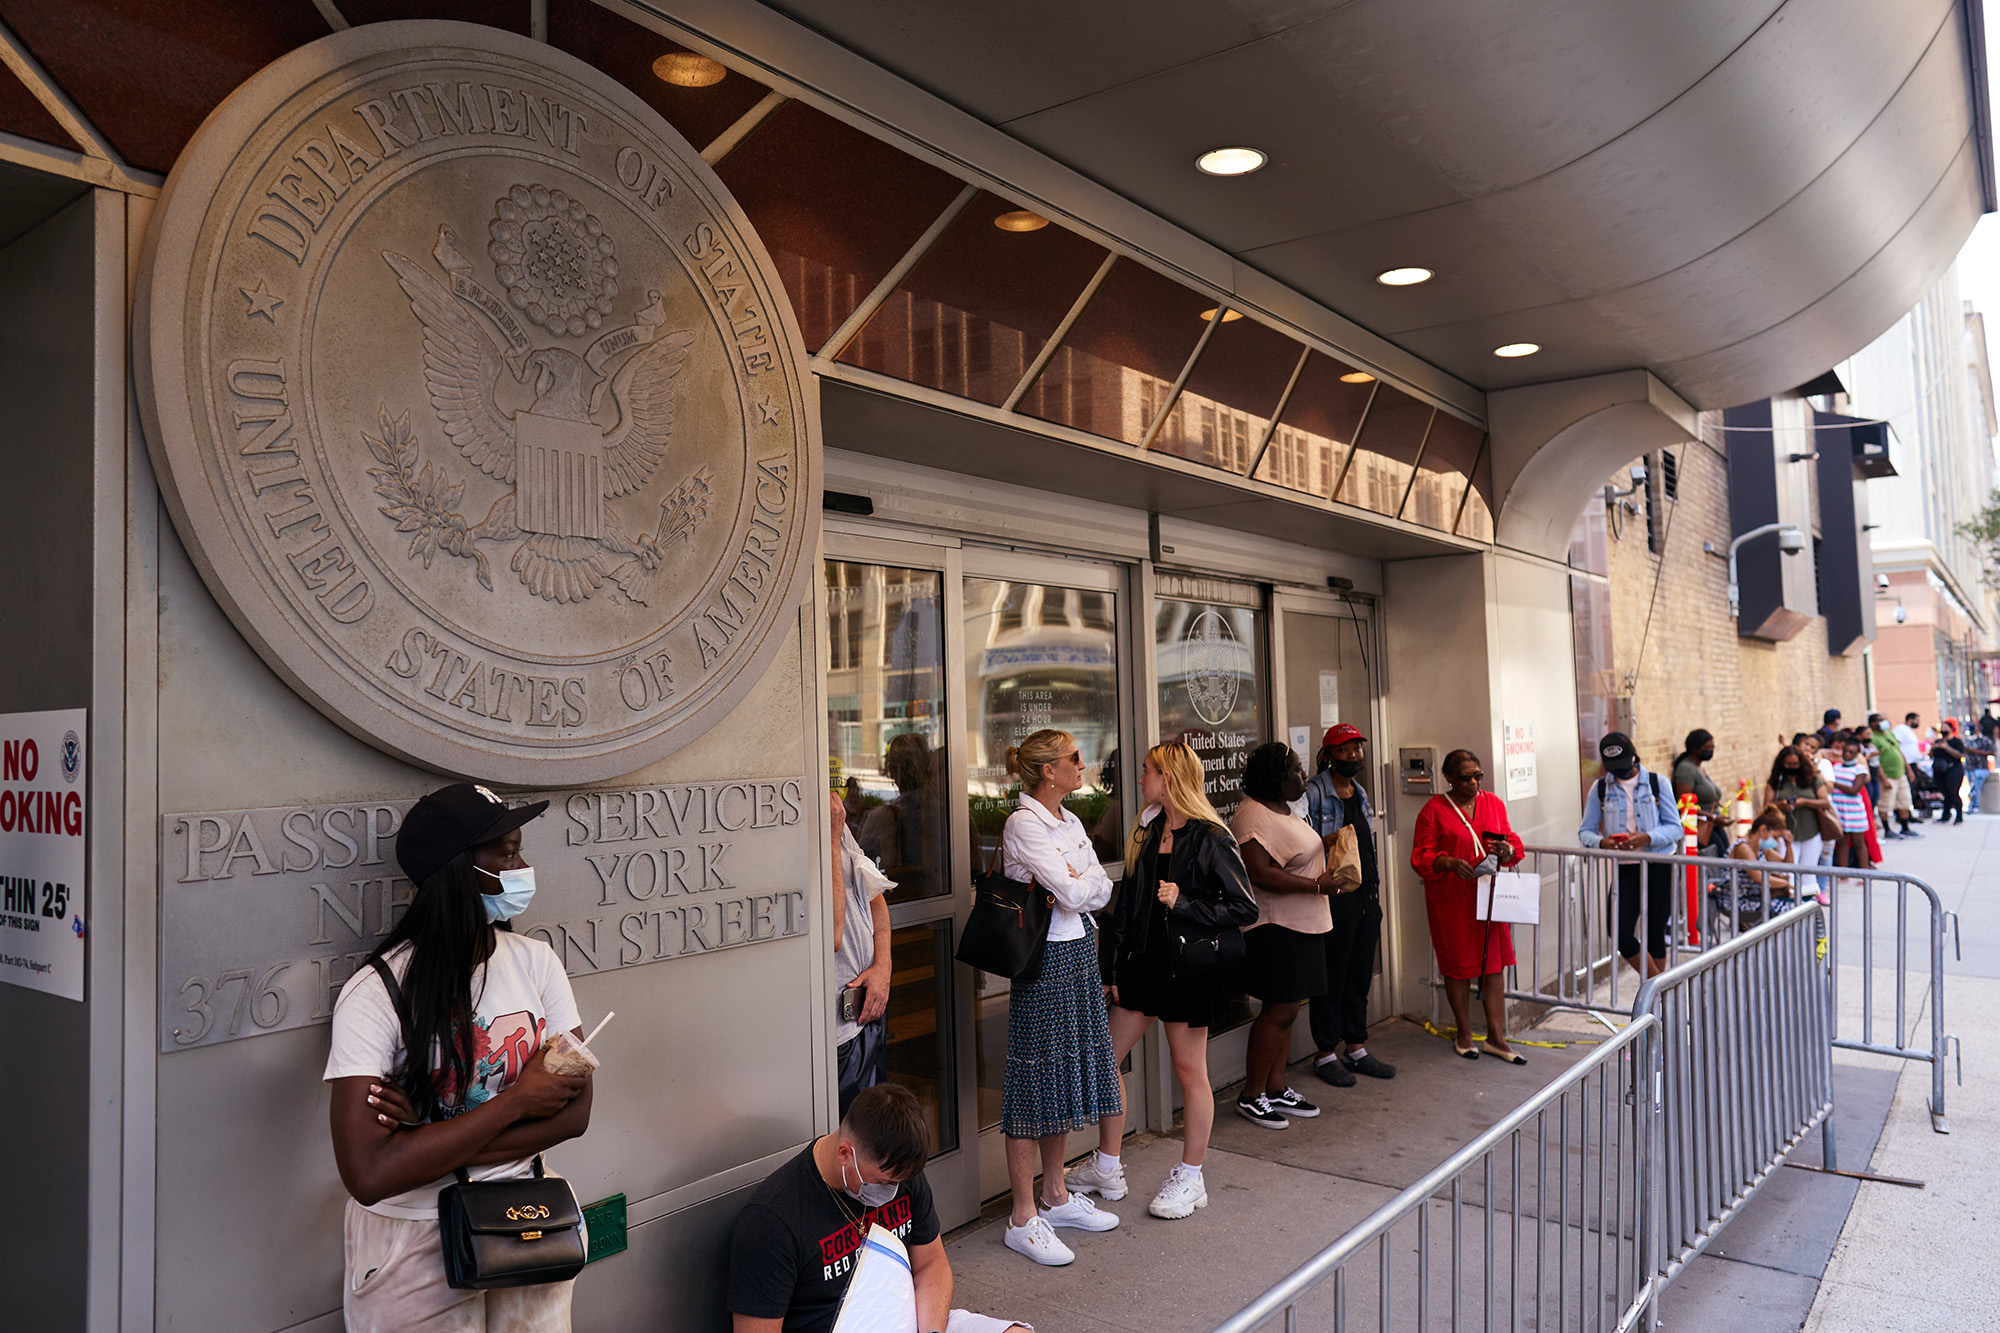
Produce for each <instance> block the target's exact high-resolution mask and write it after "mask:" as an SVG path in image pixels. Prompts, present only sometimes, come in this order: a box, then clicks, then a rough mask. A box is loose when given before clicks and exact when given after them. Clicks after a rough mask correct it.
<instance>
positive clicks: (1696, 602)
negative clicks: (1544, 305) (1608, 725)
mask: <svg viewBox="0 0 2000 1333" xmlns="http://www.w3.org/2000/svg"><path fill="white" fill-rule="evenodd" d="M1674 453H1675V457H1676V459H1677V460H1678V466H1679V495H1680V498H1679V499H1678V500H1677V501H1669V502H1666V504H1667V506H1668V507H1670V508H1671V509H1672V510H1673V511H1674V512H1673V514H1672V523H1671V527H1668V526H1667V523H1666V517H1667V516H1666V514H1665V513H1662V514H1661V515H1660V517H1659V522H1660V526H1661V528H1662V530H1663V532H1664V534H1665V549H1664V550H1663V551H1662V552H1661V553H1660V554H1657V555H1656V554H1653V553H1652V552H1650V551H1649V550H1647V544H1646V516H1645V514H1644V513H1643V512H1642V513H1640V514H1638V515H1635V516H1629V517H1627V518H1626V519H1625V523H1624V535H1623V537H1622V539H1613V540H1612V541H1611V542H1610V544H1609V545H1610V586H1611V606H1612V645H1613V651H1614V661H1615V666H1614V676H1615V678H1616V680H1617V681H1618V682H1619V684H1620V685H1621V686H1622V685H1623V684H1624V683H1625V682H1626V681H1627V679H1628V678H1630V677H1632V676H1633V674H1634V673H1636V679H1635V680H1634V681H1633V684H1632V689H1631V694H1632V713H1633V734H1632V740H1633V742H1634V743H1635V744H1636V745H1637V746H1638V748H1639V757H1640V759H1641V760H1642V761H1643V762H1644V763H1645V764H1646V765H1647V766H1648V767H1651V768H1664V767H1665V765H1667V764H1668V763H1669V762H1670V761H1671V760H1672V758H1673V756H1674V755H1676V754H1678V753H1679V752H1680V749H1681V743H1682V741H1683V740H1684V739H1685V737H1686V735H1687V733H1688V732H1689V731H1692V730H1693V729H1695V728H1696V727H1703V728H1706V729H1707V730H1709V731H1712V732H1714V733H1715V737H1716V742H1715V759H1714V760H1713V761H1712V762H1711V763H1710V764H1709V765H1708V771H1709V773H1710V774H1711V775H1712V776H1713V777H1714V778H1715V779H1716V781H1717V782H1718V783H1719V784H1720V785H1721V786H1722V788H1723V790H1724V794H1725V795H1730V794H1733V792H1734V791H1735V789H1736V786H1737V784H1738V782H1740V781H1741V780H1743V779H1745V778H1748V779H1750V780H1751V785H1752V790H1753V792H1754V790H1755V789H1756V788H1757V787H1760V786H1761V785H1762V784H1763V781H1764V778H1765V777H1766V776H1767V775H1768V774H1769V772H1770V769H1771V760H1772V757H1773V756H1774V755H1775V754H1776V753H1777V750H1778V737H1779V735H1780V734H1781V733H1782V734H1783V735H1784V736H1786V737H1787V738H1789V737H1790V735H1791V734H1792V733H1793V732H1795V731H1810V730H1812V729H1813V728H1815V727H1817V726H1818V725H1819V722H1820V713H1821V711H1822V710H1824V709H1827V708H1838V709H1840V710H1841V712H1842V713H1843V714H1844V715H1845V717H1846V718H1847V719H1848V720H1850V721H1852V722H1854V723H1860V722H1862V721H1864V720H1865V719H1866V716H1867V712H1868V709H1867V701H1866V699H1865V697H1864V680H1863V665H1862V659H1861V657H1860V655H1859V654H1856V655H1854V656H1851V657H1832V656H1829V655H1828V653H1827V642H1826V621H1825V620H1824V619H1823V618H1820V617H1817V616H1816V617H1813V618H1812V620H1811V621H1810V622H1809V623H1808V624H1807V625H1806V627H1805V628H1804V629H1803V630H1802V631H1801V632H1800V633H1799V634H1798V636H1797V637H1796V638H1793V639H1791V640H1789V641H1787V642H1784V643H1767V642H1763V641H1760V640H1756V639H1748V638H1741V637H1739V636H1738V635H1737V633H1736V627H1735V625H1734V624H1733V623H1732V622H1731V620H1730V618H1729V570H1728V564H1727V562H1726V561H1724V560H1722V559H1718V558H1717V557H1715V556H1713V555H1710V554H1707V553H1706V552H1704V551H1703V550H1702V546H1703V543H1709V544H1711V545H1714V546H1715V547H1717V548H1719V549H1725V550H1726V549H1727V547H1728V544H1729V540H1730V526H1729V492H1728V465H1727V460H1726V458H1725V457H1724V455H1723V453H1722V451H1721V450H1720V449H1719V448H1717V447H1715V445H1713V444H1712V443H1704V442H1690V443H1688V444H1684V445H1682V446H1680V447H1679V448H1678V449H1676V450H1675V451H1674ZM1766 540H1768V539H1766ZM1782 558H1783V559H1786V560H1790V561H1793V562H1803V563H1804V565H1805V572H1806V574H1807V577H1808V578H1810V572H1811V565H1810V562H1811V559H1812V557H1811V554H1810V553H1809V552H1802V553H1800V554H1799V555H1796V556H1787V557H1782ZM1649 620H1650V625H1649V623H1648V622H1649ZM1596 740H1597V738H1596V737H1595V736H1587V737H1584V738H1583V743H1584V745H1585V747H1586V748H1587V751H1588V754H1587V762H1586V764H1585V766H1584V767H1585V772H1586V773H1587V774H1589V775H1591V776H1594V775H1595V773H1596V772H1597V770H1596V768H1595V767H1594V765H1595V762H1596Z"/></svg>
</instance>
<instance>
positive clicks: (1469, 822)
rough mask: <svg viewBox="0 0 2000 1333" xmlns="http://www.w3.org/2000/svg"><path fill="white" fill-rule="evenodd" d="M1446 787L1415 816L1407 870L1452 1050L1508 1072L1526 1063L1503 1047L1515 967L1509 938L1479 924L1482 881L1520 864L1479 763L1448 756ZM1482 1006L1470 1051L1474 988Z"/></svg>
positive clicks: (1466, 753) (1469, 756)
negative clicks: (1418, 891)
mask: <svg viewBox="0 0 2000 1333" xmlns="http://www.w3.org/2000/svg"><path fill="white" fill-rule="evenodd" d="M1440 767H1441V769H1442V771H1443V773H1444V777H1445V781H1446V782H1448V783H1450V784H1451V785H1450V787H1449V788H1448V789H1447V790H1446V791H1445V792H1444V793H1443V794H1442V795H1439V796H1433V797H1431V799H1430V800H1429V801H1427V802H1426V803H1425V804H1424V808H1423V809H1422V810H1421V811H1419V812H1418V814H1417V823H1416V828H1415V829H1414V830H1412V832H1411V835H1410V867H1411V869H1413V870H1415V871H1416V872H1417V874H1418V875H1420V876H1422V877H1423V881H1424V914H1425V916H1426V917H1428V918H1429V920H1430V926H1431V948H1432V949H1433V950H1434V951H1436V953H1437V964H1438V973H1439V975H1440V976H1442V977H1443V978H1444V993H1445V998H1446V999H1447V1000H1449V1001H1450V1002H1451V1016H1452V1021H1453V1022H1454V1023H1456V1024H1457V1030H1456V1031H1455V1032H1454V1033H1453V1036H1452V1048H1453V1049H1454V1050H1456V1051H1457V1052H1458V1054H1459V1055H1460V1056H1462V1057H1463V1058H1465V1059H1467V1060H1477V1059H1478V1058H1479V1054H1480V1052H1481V1051H1484V1052H1485V1053H1486V1054H1488V1055H1490V1056H1492V1057H1493V1058H1494V1059H1496V1060H1503V1061H1505V1062H1506V1063H1508V1064H1510V1065H1524V1064H1526V1063H1528V1062H1527V1060H1526V1058H1525V1057H1523V1056H1522V1055H1521V1054H1520V1053H1519V1052H1517V1051H1515V1049H1514V1048H1513V1047H1512V1046H1510V1045H1508V1044H1507V997H1506V992H1505V987H1504V985H1503V984H1502V981H1501V972H1502V970H1503V969H1505V968H1509V967H1512V966H1513V965H1514V932H1513V931H1512V930H1511V929H1510V928H1509V927H1508V926H1507V925H1506V923H1504V922H1500V921H1481V920H1479V919H1478V915H1477V908H1478V896H1477V886H1478V881H1479V877H1480V876H1481V875H1490V874H1492V873H1493V871H1494V870H1496V869H1506V868H1507V867H1509V866H1512V865H1514V864H1515V863H1516V862H1518V861H1519V860H1520V859H1521V856H1522V848H1521V840H1520V838H1518V837H1516V836H1515V834H1514V830H1513V829H1512V828H1511V827H1510V826H1509V825H1508V823H1507V807H1506V806H1505V805H1504V804H1502V803H1501V800H1500V798H1499V797H1498V796H1495V795H1494V794H1493V793H1492V792H1489V791H1482V790H1480V784H1481V782H1482V781H1484V779H1485V777H1486V774H1485V772H1484V771H1483V769H1482V768H1481V766H1480V763H1479V756H1478V755H1476V754H1474V753H1473V752H1472V751H1470V750H1453V751H1452V752H1451V753H1450V754H1448V755H1446V756H1445V757H1444V763H1443V764H1442V765H1441V766H1440ZM1475 978H1477V979H1478V981H1479V996H1480V999H1481V1000H1482V1001H1484V1002H1485V1005H1486V1040H1484V1041H1482V1042H1481V1043H1480V1044H1479V1046H1478V1048H1477V1049H1474V1047H1473V1045H1472V983H1473V980H1474V979H1475Z"/></svg>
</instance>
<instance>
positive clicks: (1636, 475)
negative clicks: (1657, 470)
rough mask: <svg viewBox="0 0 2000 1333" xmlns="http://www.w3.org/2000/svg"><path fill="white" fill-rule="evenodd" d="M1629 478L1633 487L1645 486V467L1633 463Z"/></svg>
mask: <svg viewBox="0 0 2000 1333" xmlns="http://www.w3.org/2000/svg"><path fill="white" fill-rule="evenodd" d="M1631 476H1632V484H1633V485H1634V486H1644V485H1645V484H1646V465H1645V464H1644V463H1634V464H1633V465H1632V472H1631Z"/></svg>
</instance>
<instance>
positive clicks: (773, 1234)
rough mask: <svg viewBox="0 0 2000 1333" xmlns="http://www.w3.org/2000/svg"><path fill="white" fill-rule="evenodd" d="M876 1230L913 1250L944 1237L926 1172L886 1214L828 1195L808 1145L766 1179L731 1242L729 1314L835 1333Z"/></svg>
mask: <svg viewBox="0 0 2000 1333" xmlns="http://www.w3.org/2000/svg"><path fill="white" fill-rule="evenodd" d="M870 1226H881V1227H882V1228H883V1229H885V1230H887V1231H890V1232H892V1233H894V1235H895V1236H896V1239H898V1240H900V1241H902V1242H903V1244H904V1246H905V1247H907V1248H909V1249H915V1248H916V1247H917V1246H919V1245H928V1244H929V1243H930V1242H931V1241H934V1240H936V1239H937V1238H938V1220H937V1210H936V1209H935V1208H934V1207H932V1205H931V1187H930V1184H929V1182H927V1181H926V1180H925V1179H924V1177H923V1173H922V1172H918V1173H917V1175H916V1177H915V1179H913V1180H911V1181H909V1182H908V1183H907V1184H905V1185H904V1186H903V1187H902V1188H901V1189H899V1190H897V1191H896V1197H895V1198H893V1199H891V1200H889V1202H887V1203H885V1204H883V1205H882V1206H881V1207H880V1208H873V1209H865V1208H863V1207H862V1206H861V1204H860V1202H859V1201H858V1200H856V1199H855V1198H854V1197H853V1196H852V1195H849V1194H846V1193H841V1194H839V1196H838V1198H836V1197H835V1192H834V1191H833V1190H830V1189H828V1188H827V1184H826V1182H825V1181H824V1180H822V1179H821V1178H820V1174H819V1168H818V1167H817V1166H815V1165H814V1164H813V1155H812V1148H811V1147H810V1146H808V1147H807V1148H806V1149H805V1151H804V1152H801V1153H800V1154H799V1155H798V1156H797V1157H794V1158H793V1159H792V1160H791V1161H789V1162H787V1163H785V1164H784V1165H783V1166H781V1167H779V1168H778V1169H777V1170H776V1171H773V1172H772V1173H771V1174H770V1175H769V1176H767V1177H765V1179H764V1183H763V1184H761V1185H759V1186H758V1187H757V1191H756V1193H754V1194H752V1195H751V1196H750V1202H749V1203H747V1204H745V1205H743V1211H742V1212H741V1213H740V1214H738V1215H737V1218H736V1230H735V1232H734V1233H733V1234H732V1236H731V1237H730V1242H729V1311H730V1313H731V1314H740V1315H748V1316H750V1317H751V1318H753V1319H780V1318H781V1319H783V1320H784V1321H785V1323H784V1329H785V1333H830V1330H831V1329H832V1328H833V1321H834V1316H835V1315H837V1314H838V1313H839V1311H840V1298H841V1296H842V1295H844V1294H845V1293H846V1291H847V1282H848V1279H849V1278H851V1277H852V1276H853V1275H854V1252H855V1251H856V1250H858V1249H860V1248H861V1241H862V1238H863V1237H864V1236H866V1235H867V1234H868V1228H869V1227H870Z"/></svg>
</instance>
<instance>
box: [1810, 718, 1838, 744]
mask: <svg viewBox="0 0 2000 1333" xmlns="http://www.w3.org/2000/svg"><path fill="white" fill-rule="evenodd" d="M1840 732H1841V726H1840V710H1839V709H1838V708H1829V709H1827V710H1826V711H1825V712H1824V713H1822V714H1820V724H1819V730H1818V731H1816V732H1814V733H1813V735H1814V736H1815V737H1817V738H1818V740H1819V743H1820V748H1821V749H1825V748H1827V747H1828V746H1830V745H1832V744H1833V743H1834V738H1835V737H1836V736H1838V735H1840Z"/></svg>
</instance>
